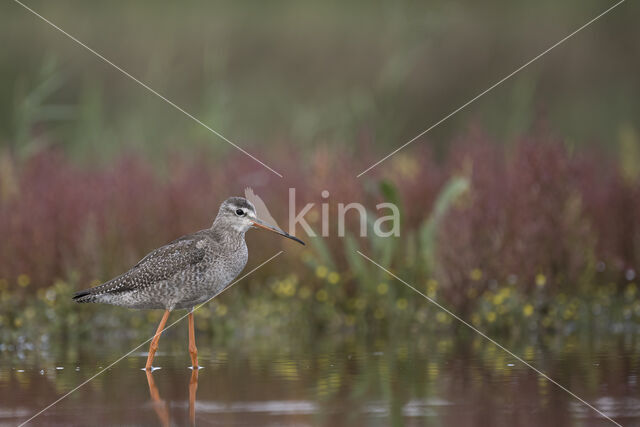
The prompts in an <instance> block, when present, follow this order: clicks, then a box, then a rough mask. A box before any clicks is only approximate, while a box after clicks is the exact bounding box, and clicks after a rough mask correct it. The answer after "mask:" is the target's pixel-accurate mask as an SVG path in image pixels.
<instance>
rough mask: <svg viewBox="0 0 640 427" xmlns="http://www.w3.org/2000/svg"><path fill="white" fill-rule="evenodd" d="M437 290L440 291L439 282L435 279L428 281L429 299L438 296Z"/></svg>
mask: <svg viewBox="0 0 640 427" xmlns="http://www.w3.org/2000/svg"><path fill="white" fill-rule="evenodd" d="M437 290H438V282H437V281H436V280H435V279H429V280H427V296H428V297H429V298H434V297H435V296H436V291H437Z"/></svg>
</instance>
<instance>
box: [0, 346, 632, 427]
mask: <svg viewBox="0 0 640 427" xmlns="http://www.w3.org/2000/svg"><path fill="white" fill-rule="evenodd" d="M182 339H183V337H178V336H175V335H174V336H168V337H163V339H162V340H161V342H160V350H159V352H158V354H157V356H156V361H155V365H157V366H158V367H160V368H161V369H158V370H156V371H154V372H153V374H151V375H147V374H146V373H145V372H144V371H142V370H140V368H141V367H142V366H143V365H144V362H145V357H146V352H145V351H138V352H134V353H133V354H131V355H130V356H128V357H126V358H124V359H123V360H122V361H121V362H119V363H117V364H116V365H114V366H113V367H112V368H110V369H108V370H106V371H105V372H104V373H103V374H100V375H98V376H97V377H96V378H95V379H93V380H92V381H90V382H88V383H87V384H86V385H84V386H83V387H81V388H80V389H78V390H77V391H75V392H73V393H72V394H70V395H69V396H68V397H67V398H65V399H63V400H61V401H60V402H59V403H57V404H55V405H54V406H53V407H51V408H50V409H48V410H46V411H45V412H44V413H42V414H41V415H39V416H38V417H37V418H35V419H34V420H33V421H32V422H31V423H30V424H31V425H45V424H46V425H51V424H57V425H90V424H117V425H123V424H126V425H189V424H197V425H202V426H207V425H221V426H246V425H295V426H306V425H331V426H336V425H338V426H339V425H344V426H354V425H356V426H357V425H367V426H386V425H398V426H399V425H407V426H422V425H436V426H438V425H446V426H461V425H469V426H486V425H492V426H493V425H498V426H499V425H504V426H507V425H508V426H513V425H523V426H540V425H547V426H555V425H558V426H566V425H576V426H583V425H584V426H598V425H613V424H612V423H611V422H610V421H608V420H606V419H605V418H604V417H602V416H601V415H599V414H597V413H596V412H594V411H593V410H591V409H589V408H588V407H586V406H585V405H584V404H582V403H580V402H579V401H578V400H576V399H575V398H573V397H571V396H570V395H569V394H567V393H566V392H565V391H563V390H561V389H560V388H558V387H557V386H555V385H553V384H551V383H549V382H548V381H547V380H545V379H543V378H541V377H539V376H538V375H537V374H536V373H535V372H533V371H532V370H531V369H530V368H528V367H526V366H524V365H523V364H522V363H520V362H518V361H517V360H514V359H512V358H510V357H509V356H508V355H506V354H505V353H504V352H502V351H501V350H499V349H497V348H495V347H494V346H493V345H492V344H490V343H486V342H484V341H483V340H482V339H478V338H477V337H467V338H460V339H457V340H455V341H454V340H452V339H450V338H448V337H426V338H425V337H420V339H405V340H402V339H398V340H397V342H391V341H383V340H375V339H374V340H370V342H369V341H367V344H363V343H361V342H357V341H349V340H346V341H345V340H341V339H324V340H322V341H319V342H312V343H311V344H306V345H305V346H300V345H299V344H296V343H295V342H287V341H286V340H284V341H282V340H279V341H277V342H275V341H274V342H271V343H270V340H269V339H266V340H265V339H263V340H260V343H259V344H258V343H256V341H254V340H247V341H246V342H240V343H235V344H234V345H225V346H223V345H214V344H211V343H208V342H206V341H205V340H201V341H200V342H199V343H198V346H199V350H200V361H201V364H202V366H203V369H201V370H199V371H198V372H193V371H191V370H190V369H189V368H188V365H189V356H188V353H187V349H186V340H185V343H184V344H185V345H184V348H182V347H181V346H179V345H178V344H181V343H182ZM628 341H629V340H626V341H625V340H623V339H619V340H615V339H614V340H611V341H608V342H606V343H599V344H593V343H590V345H588V346H587V345H586V344H585V343H584V342H583V341H580V340H573V341H572V342H571V343H568V344H567V345H563V346H560V349H556V350H550V349H549V348H542V346H540V347H535V346H524V347H522V348H518V350H519V352H520V354H523V355H525V357H527V359H528V360H529V362H530V363H531V364H532V365H534V366H536V367H538V368H540V369H541V370H542V371H544V372H546V373H547V374H548V375H549V376H551V377H552V378H554V379H556V380H557V381H558V382H560V383H562V384H563V385H565V386H567V387H568V388H569V389H571V390H572V391H574V392H575V393H576V394H578V395H579V396H580V397H582V398H584V399H585V400H587V401H588V402H590V403H591V404H593V405H595V406H596V407H598V408H599V409H601V410H602V411H603V412H604V413H605V414H606V415H607V416H610V417H612V418H614V419H615V420H616V421H617V422H619V423H621V424H623V425H640V394H639V393H638V391H639V390H638V383H637V382H638V363H639V362H638V357H637V351H635V350H634V349H635V347H634V345H632V344H630V343H629V342H628ZM576 343H577V344H578V345H576ZM163 344H165V347H166V350H163ZM580 344H585V345H580ZM83 345H84V344H83ZM131 347H133V345H131V344H130V343H128V342H126V343H125V342H115V343H109V344H108V345H101V346H100V348H97V349H93V350H92V349H90V348H82V349H80V350H76V349H69V348H65V346H64V345H62V346H60V347H59V348H58V349H57V350H56V351H55V352H54V353H55V354H49V355H47V356H46V357H43V356H42V355H37V354H25V355H20V357H16V356H15V355H12V356H9V355H8V354H5V355H4V356H2V359H1V360H2V365H1V367H0V425H17V424H20V423H21V422H23V421H25V420H26V419H28V418H29V417H30V416H32V415H34V414H35V413H36V412H38V411H39V410H41V409H43V408H44V407H46V406H47V405H49V404H51V403H52V402H53V401H55V400H56V399H57V398H59V397H60V396H62V395H64V394H65V393H66V392H68V391H69V390H71V389H73V388H74V387H76V386H78V385H79V384H80V383H82V382H83V381H85V380H87V379H88V378H90V377H91V376H92V375H94V374H96V373H98V372H100V371H101V369H100V367H101V366H102V367H106V366H107V365H108V364H109V363H110V362H112V361H114V360H116V359H117V358H118V357H120V356H121V355H122V354H123V353H125V352H126V351H127V350H129V349H131Z"/></svg>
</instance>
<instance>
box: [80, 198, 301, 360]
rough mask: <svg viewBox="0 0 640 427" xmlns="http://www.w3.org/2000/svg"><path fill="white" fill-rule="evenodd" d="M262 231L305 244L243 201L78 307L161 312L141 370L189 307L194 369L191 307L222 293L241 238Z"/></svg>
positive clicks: (236, 266) (233, 201) (239, 265)
mask: <svg viewBox="0 0 640 427" xmlns="http://www.w3.org/2000/svg"><path fill="white" fill-rule="evenodd" d="M253 227H255V228H262V229H265V230H269V231H272V232H274V233H277V234H280V235H281V236H284V237H287V238H289V239H292V240H295V241H296V242H298V243H301V244H303V245H304V242H303V241H302V240H300V239H298V238H296V237H294V236H291V235H290V234H288V233H286V232H284V231H282V230H281V229H279V228H278V227H275V226H272V225H268V224H266V223H264V222H263V221H261V220H260V219H258V218H257V216H256V210H255V207H254V206H253V204H252V203H251V202H249V201H248V200H247V199H244V198H242V197H231V198H229V199H227V200H225V201H224V202H223V203H222V205H221V206H220V210H219V211H218V215H217V216H216V219H215V221H213V225H212V226H211V228H209V229H207V230H201V231H198V232H196V233H194V234H189V235H186V236H183V237H180V238H179V239H177V240H174V241H173V242H171V243H169V244H168V245H165V246H162V247H160V248H158V249H156V250H154V251H152V252H151V253H149V254H148V255H147V256H145V257H144V258H142V260H141V261H140V262H138V263H137V264H136V265H135V266H134V267H133V268H132V269H131V270H129V271H127V272H126V273H124V274H122V275H120V276H118V277H116V278H114V279H111V280H109V281H108V282H106V283H104V284H102V285H99V286H96V287H94V288H91V289H87V290H84V291H80V292H77V293H76V294H75V295H74V296H73V299H74V300H75V301H76V302H79V303H87V302H97V303H105V304H112V305H118V306H123V307H129V308H144V309H164V310H165V312H164V315H163V316H162V320H161V321H160V324H159V325H158V329H157V330H156V334H155V336H154V337H153V339H152V340H151V345H150V347H149V356H148V357H147V364H146V366H145V369H147V370H150V369H151V368H152V363H153V357H154V355H155V353H156V350H158V341H159V340H160V334H161V333H162V331H163V330H164V326H165V324H166V323H167V319H168V318H169V313H170V312H171V311H172V310H175V309H189V310H191V311H190V312H189V315H188V317H189V353H190V354H191V364H192V366H193V368H198V351H197V349H196V343H195V333H194V325H193V307H194V306H196V305H198V304H201V303H203V302H205V301H208V300H209V299H211V298H213V297H214V296H216V295H217V294H219V293H220V292H222V291H223V290H224V289H225V288H226V287H227V286H229V284H230V283H231V282H232V281H233V279H235V278H236V277H237V276H238V274H240V272H241V271H242V270H243V269H244V267H245V265H246V264H247V258H248V251H247V244H246V243H245V240H244V235H245V233H246V232H247V231H248V230H249V229H250V228H253Z"/></svg>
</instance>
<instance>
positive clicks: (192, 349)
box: [189, 311, 198, 371]
mask: <svg viewBox="0 0 640 427" xmlns="http://www.w3.org/2000/svg"><path fill="white" fill-rule="evenodd" d="M189 354H190V355H191V367H192V369H194V370H196V371H197V370H198V349H197V348H196V333H195V331H194V325H193V311H191V312H190V313H189Z"/></svg>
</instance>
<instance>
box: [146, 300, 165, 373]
mask: <svg viewBox="0 0 640 427" xmlns="http://www.w3.org/2000/svg"><path fill="white" fill-rule="evenodd" d="M168 318H169V310H165V312H164V315H163V316H162V320H161V321H160V324H159V325H158V329H157V330H156V334H155V335H154V337H153V339H152V340H151V345H150V346H149V356H148V357H147V364H146V366H145V367H144V368H145V369H146V370H150V369H151V367H152V366H151V365H152V363H153V356H155V354H156V351H157V350H158V341H160V334H162V330H163V329H164V325H165V324H166V323H167V319H168Z"/></svg>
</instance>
